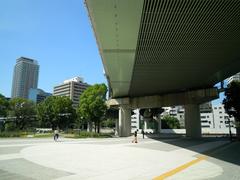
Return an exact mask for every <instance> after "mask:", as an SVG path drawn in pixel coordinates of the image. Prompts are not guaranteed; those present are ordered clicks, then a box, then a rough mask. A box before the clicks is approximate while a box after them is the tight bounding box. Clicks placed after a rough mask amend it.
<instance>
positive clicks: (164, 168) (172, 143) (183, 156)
mask: <svg viewBox="0 0 240 180" xmlns="http://www.w3.org/2000/svg"><path fill="white" fill-rule="evenodd" d="M131 140H132V137H131V138H109V139H64V138H60V140H59V141H58V142H54V141H53V140H52V139H50V138H42V139H36V138H28V139H26V138H25V139H21V138H6V139H0V179H1V180H5V179H6V180H11V179H17V180H28V179H41V180H48V179H58V180H84V179H87V180H98V179H99V180H107V179H114V180H115V179H116V180H125V179H131V180H134V179H136V180H148V179H240V173H239V172H240V158H239V152H240V143H239V142H234V143H229V141H228V139H225V138H203V139H200V140H191V139H187V138H166V137H165V138H145V139H142V138H140V139H139V142H138V143H132V142H131Z"/></svg>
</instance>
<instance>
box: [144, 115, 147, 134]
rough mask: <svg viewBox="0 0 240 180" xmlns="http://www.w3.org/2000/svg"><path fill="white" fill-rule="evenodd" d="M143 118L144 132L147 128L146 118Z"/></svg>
mask: <svg viewBox="0 0 240 180" xmlns="http://www.w3.org/2000/svg"><path fill="white" fill-rule="evenodd" d="M143 120H144V127H143V130H144V131H145V132H146V130H147V120H146V118H143Z"/></svg>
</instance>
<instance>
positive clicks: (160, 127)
mask: <svg viewBox="0 0 240 180" xmlns="http://www.w3.org/2000/svg"><path fill="white" fill-rule="evenodd" d="M157 122H158V133H161V129H162V121H161V118H160V116H159V117H158V119H157Z"/></svg>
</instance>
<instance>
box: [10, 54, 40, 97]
mask: <svg viewBox="0 0 240 180" xmlns="http://www.w3.org/2000/svg"><path fill="white" fill-rule="evenodd" d="M38 73H39V65H38V63H37V61H35V60H33V59H29V58H26V57H20V58H19V59H17V61H16V65H15V67H14V73H13V81H12V98H15V97H21V98H28V92H29V89H30V88H35V89H36V88H37V86H38Z"/></svg>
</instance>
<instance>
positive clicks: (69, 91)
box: [53, 77, 90, 108]
mask: <svg viewBox="0 0 240 180" xmlns="http://www.w3.org/2000/svg"><path fill="white" fill-rule="evenodd" d="M89 86H90V85H88V84H87V83H84V82H83V79H82V78H80V77H74V78H72V79H69V80H65V81H64V82H63V83H62V84H60V85H58V86H55V87H54V90H53V95H54V96H67V97H69V98H70V99H71V100H72V102H73V107H74V108H77V107H78V105H79V97H80V95H81V94H82V93H83V91H84V90H85V89H87V88H88V87H89Z"/></svg>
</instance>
